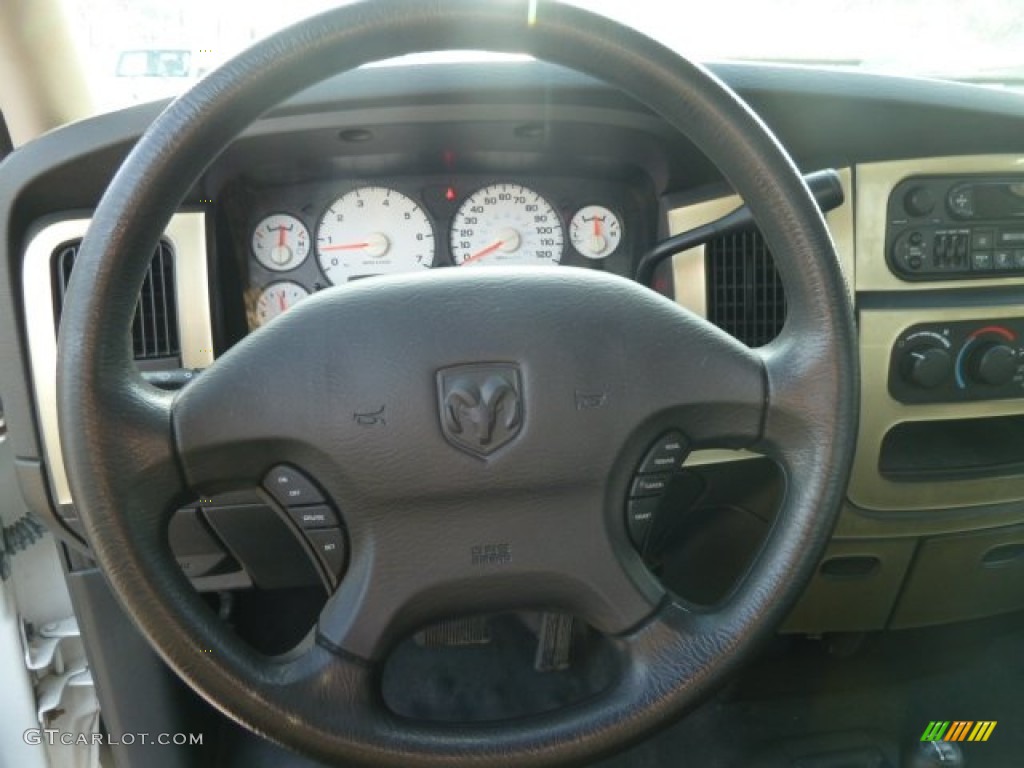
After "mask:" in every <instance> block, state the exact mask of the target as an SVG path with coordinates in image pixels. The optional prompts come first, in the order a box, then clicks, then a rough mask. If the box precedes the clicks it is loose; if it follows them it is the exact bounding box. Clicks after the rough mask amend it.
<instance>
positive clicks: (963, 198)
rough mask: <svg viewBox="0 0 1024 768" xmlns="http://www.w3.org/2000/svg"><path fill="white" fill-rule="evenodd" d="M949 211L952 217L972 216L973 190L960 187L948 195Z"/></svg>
mask: <svg viewBox="0 0 1024 768" xmlns="http://www.w3.org/2000/svg"><path fill="white" fill-rule="evenodd" d="M949 210H950V211H951V212H952V213H953V215H954V216H959V217H961V218H965V219H966V218H970V217H971V216H973V215H974V190H972V189H971V188H970V187H960V188H958V189H954V190H953V191H952V192H950V193H949Z"/></svg>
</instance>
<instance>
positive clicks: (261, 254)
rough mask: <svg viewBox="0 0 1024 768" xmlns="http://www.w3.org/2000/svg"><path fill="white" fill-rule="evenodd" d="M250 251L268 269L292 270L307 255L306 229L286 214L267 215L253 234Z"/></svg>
mask: <svg viewBox="0 0 1024 768" xmlns="http://www.w3.org/2000/svg"><path fill="white" fill-rule="evenodd" d="M252 252H253V254H254V255H255V256H256V260H257V261H258V262H259V263H260V264H262V265H263V266H264V267H266V268H267V269H271V270H273V271H275V272H285V271H287V270H289V269H295V268H296V267H297V266H299V265H300V264H301V263H302V262H303V261H305V260H306V256H308V255H309V230H307V229H306V225H305V224H303V223H302V222H301V221H299V220H298V219H296V218H295V217H294V216H289V215H288V214H285V213H275V214H273V215H272V216H267V217H266V218H265V219H263V220H262V221H261V222H260V223H259V224H257V225H256V228H255V229H254V230H253V233H252Z"/></svg>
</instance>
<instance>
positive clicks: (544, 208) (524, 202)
mask: <svg viewBox="0 0 1024 768" xmlns="http://www.w3.org/2000/svg"><path fill="white" fill-rule="evenodd" d="M564 237H565V235H564V232H563V230H562V222H561V220H560V219H559V218H558V214H557V213H555V209H554V208H552V207H551V203H549V202H548V201H547V200H545V199H544V198H543V197H541V196H540V195H539V194H537V193H536V192H534V191H533V190H532V189H528V188H527V187H524V186H522V185H521V184H492V185H491V186H489V187H484V188H483V189H481V190H478V191H477V192H475V193H473V194H472V195H471V196H470V197H469V199H467V200H466V202H464V203H463V204H462V206H461V207H460V208H459V210H458V212H457V213H456V214H455V219H454V221H453V222H452V259H453V260H454V261H455V263H456V264H457V265H458V266H460V267H466V266H471V265H474V266H475V265H489V264H490V265H499V266H504V265H513V264H514V265H523V264H535V265H536V264H541V265H543V264H558V263H559V262H560V261H561V260H562V248H563V242H564Z"/></svg>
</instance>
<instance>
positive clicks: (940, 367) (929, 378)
mask: <svg viewBox="0 0 1024 768" xmlns="http://www.w3.org/2000/svg"><path fill="white" fill-rule="evenodd" d="M952 372H953V358H952V357H950V355H949V352H947V351H946V350H944V349H942V348H941V347H931V346H920V347H914V348H912V349H911V350H910V351H909V352H907V353H906V354H905V355H904V356H903V365H902V366H901V373H902V374H903V378H904V379H905V380H906V381H907V382H908V383H910V384H913V385H914V386H915V387H920V388H921V389H933V388H934V387H937V386H939V384H941V383H942V382H944V381H945V380H946V379H948V378H949V376H950V374H951V373H952Z"/></svg>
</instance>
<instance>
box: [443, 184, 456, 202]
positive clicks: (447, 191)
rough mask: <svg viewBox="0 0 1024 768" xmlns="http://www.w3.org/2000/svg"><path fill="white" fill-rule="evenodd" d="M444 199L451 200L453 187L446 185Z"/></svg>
mask: <svg viewBox="0 0 1024 768" xmlns="http://www.w3.org/2000/svg"><path fill="white" fill-rule="evenodd" d="M444 199H445V200H447V201H448V202H451V201H452V200H454V199H455V187H448V188H447V189H445V191H444Z"/></svg>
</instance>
